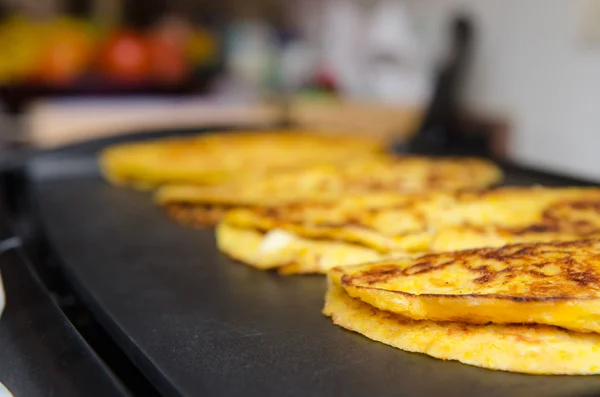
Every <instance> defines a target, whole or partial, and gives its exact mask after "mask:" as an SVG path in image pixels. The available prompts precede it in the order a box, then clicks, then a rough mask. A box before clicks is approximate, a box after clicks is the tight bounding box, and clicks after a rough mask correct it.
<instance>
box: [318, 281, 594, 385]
mask: <svg viewBox="0 0 600 397" xmlns="http://www.w3.org/2000/svg"><path fill="white" fill-rule="evenodd" d="M323 313H324V314H325V315H327V316H329V317H331V318H332V320H333V322H334V323H335V324H337V325H339V326H341V327H344V328H346V329H348V330H352V331H355V332H358V333H360V334H362V335H364V336H366V337H367V338H370V339H373V340H376V341H379V342H382V343H385V344H388V345H391V346H394V347H396V348H399V349H402V350H406V351H410V352H417V353H425V354H427V355H429V356H433V357H436V358H439V359H443V360H457V361H460V362H462V363H464V364H470V365H475V366H478V367H483V368H488V369H495V370H503V371H512V372H521V373H527V374H540V375H541V374H544V375H559V374H563V375H564V374H568V375H585V374H597V373H599V372H600V364H599V363H600V335H598V334H595V333H580V332H574V331H568V330H564V329H561V328H558V327H553V326H549V325H521V324H519V325H496V324H489V325H474V324H466V323H460V322H434V321H429V320H412V319H409V318H407V317H404V316H402V315H399V314H395V313H389V312H385V311H382V310H379V309H376V308H374V307H373V306H370V305H369V304H367V303H364V302H361V301H360V300H358V299H353V298H351V297H350V296H349V295H348V294H347V293H346V292H345V291H344V290H343V289H342V288H341V287H340V280H339V278H337V277H336V275H335V274H334V275H331V276H330V277H329V288H328V291H327V295H326V298H325V307H324V308H323Z"/></svg>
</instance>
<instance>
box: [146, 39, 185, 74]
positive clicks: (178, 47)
mask: <svg viewBox="0 0 600 397" xmlns="http://www.w3.org/2000/svg"><path fill="white" fill-rule="evenodd" d="M150 56H151V59H152V70H153V72H154V77H155V78H156V79H157V80H158V81H159V82H162V83H167V84H175V83H180V82H182V81H185V79H186V78H187V77H188V76H189V73H190V67H189V63H188V61H187V59H186V56H185V48H184V47H183V45H182V44H180V43H178V42H177V41H174V40H170V38H169V37H165V36H163V35H157V34H155V35H153V36H152V37H151V39H150Z"/></svg>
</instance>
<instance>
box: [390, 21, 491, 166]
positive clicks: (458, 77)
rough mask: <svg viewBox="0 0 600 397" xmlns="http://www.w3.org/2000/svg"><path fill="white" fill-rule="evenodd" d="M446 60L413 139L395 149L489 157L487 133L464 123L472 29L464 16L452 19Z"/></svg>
mask: <svg viewBox="0 0 600 397" xmlns="http://www.w3.org/2000/svg"><path fill="white" fill-rule="evenodd" d="M448 37H449V43H448V49H447V51H446V52H445V53H446V54H447V57H446V59H445V60H444V61H443V63H442V64H441V65H440V67H439V71H438V72H437V74H436V76H435V85H434V91H433V93H432V97H431V100H430V102H429V104H428V106H427V108H426V111H425V113H424V117H423V120H422V122H421V124H420V126H419V128H418V129H417V130H416V131H415V133H414V135H413V136H412V137H411V138H410V139H409V140H408V141H407V142H402V143H400V144H398V145H397V146H396V149H397V151H399V152H401V153H413V154H425V155H480V156H489V155H490V154H491V153H490V148H491V140H492V138H491V133H492V131H486V130H481V129H478V128H477V127H476V126H474V125H473V124H470V123H469V122H468V121H466V120H465V117H464V109H463V108H462V107H461V92H462V88H463V82H464V78H465V75H466V74H467V73H468V68H469V62H470V61H471V57H472V53H473V47H474V41H475V38H476V28H475V26H474V22H473V19H472V18H471V17H470V16H469V15H468V14H460V15H457V16H455V17H454V18H453V20H452V21H451V23H450V26H449V31H448Z"/></svg>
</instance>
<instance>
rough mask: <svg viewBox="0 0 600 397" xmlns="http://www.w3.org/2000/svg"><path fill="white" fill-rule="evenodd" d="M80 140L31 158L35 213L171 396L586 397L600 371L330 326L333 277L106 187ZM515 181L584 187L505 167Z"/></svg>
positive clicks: (77, 285)
mask: <svg viewBox="0 0 600 397" xmlns="http://www.w3.org/2000/svg"><path fill="white" fill-rule="evenodd" d="M97 149H98V145H84V146H81V147H74V148H70V149H68V150H63V151H58V152H55V153H50V154H43V155H38V156H36V157H34V158H33V159H32V160H31V161H30V162H29V175H30V188H31V193H32V197H33V198H34V200H35V207H36V211H37V216H38V219H39V221H40V223H41V227H42V230H43V232H44V233H45V235H46V238H47V240H48V242H49V244H50V245H51V247H52V248H53V249H54V251H55V253H56V255H57V256H58V258H59V260H60V262H61V263H62V266H63V270H64V271H65V274H66V276H67V278H68V280H69V281H70V282H71V283H72V285H73V287H74V289H75V290H76V291H77V293H78V294H79V295H80V297H81V298H82V300H83V301H84V302H85V303H86V304H87V305H88V306H89V308H90V309H91V310H92V311H93V312H94V313H95V315H96V316H97V317H98V318H99V320H100V321H101V322H102V324H103V326H104V327H105V328H106V329H107V330H108V331H109V333H110V334H111V335H112V336H113V337H114V338H115V340H116V342H117V343H118V344H119V345H120V346H121V348H122V349H123V350H124V351H125V352H126V353H127V354H128V355H129V357H130V358H131V359H132V360H133V361H134V362H135V363H136V364H137V365H138V366H139V367H140V368H141V369H142V371H143V372H144V374H145V375H146V376H147V377H148V378H149V380H150V381H151V382H152V383H154V384H155V385H156V387H157V388H158V389H159V390H160V391H161V392H162V393H163V394H165V395H168V396H199V395H202V396H205V395H206V396H208V395H218V396H247V395H260V396H279V397H281V396H330V395H344V396H373V395H380V396H388V395H394V396H403V395H406V396H409V395H410V396H437V395H440V396H448V397H450V396H485V397H492V396H506V395H511V396H532V395H536V396H563V395H564V396H567V395H568V396H584V395H585V396H588V395H600V376H591V377H565V376H553V377H551V376H528V375H520V374H511V373H505V372H494V371H489V370H484V369H479V368H475V367H471V366H467V365H463V364H459V363H456V362H444V361H441V360H436V359H433V358H429V357H427V356H425V355H420V354H412V353H406V352H402V351H400V350H397V349H394V348H391V347H388V346H386V345H383V344H380V343H377V342H373V341H370V340H368V339H366V338H364V337H362V336H360V335H358V334H354V333H351V332H348V331H345V330H343V329H341V328H339V327H336V326H334V325H333V324H332V323H331V321H330V320H329V319H327V318H325V317H324V316H323V315H322V314H321V313H320V310H321V307H322V303H323V296H324V292H325V279H324V278H323V277H321V276H298V277H280V276H277V275H276V274H272V273H268V272H260V271H256V270H253V269H251V268H249V267H246V266H244V265H241V264H239V263H235V262H233V261H231V260H229V259H227V258H226V257H224V256H222V255H221V254H220V253H219V252H218V251H217V249H216V247H215V241H214V237H213V232H212V230H194V229H189V228H184V227H181V226H178V225H177V224H175V223H173V222H171V221H170V220H169V219H168V218H167V216H166V214H165V213H163V211H162V210H161V209H160V208H158V207H157V206H155V205H154V204H153V203H152V200H151V197H150V196H149V194H148V193H143V192H137V191H133V190H129V189H119V188H114V187H111V186H109V185H108V184H107V183H105V182H104V181H103V180H102V178H101V177H100V176H99V174H98V170H97V167H96V166H95V151H96V150H97ZM507 172H508V178H507V182H508V183H511V184H521V185H528V184H532V183H541V184H545V185H564V184H573V183H576V182H575V181H572V180H568V179H561V178H557V177H552V176H548V175H545V174H539V173H535V172H529V171H524V170H519V169H516V168H510V169H507Z"/></svg>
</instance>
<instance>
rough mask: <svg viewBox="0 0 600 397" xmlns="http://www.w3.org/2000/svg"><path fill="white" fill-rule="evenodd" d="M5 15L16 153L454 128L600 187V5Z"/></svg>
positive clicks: (1, 97)
mask: <svg viewBox="0 0 600 397" xmlns="http://www.w3.org/2000/svg"><path fill="white" fill-rule="evenodd" d="M0 9H1V15H2V19H1V22H0V106H1V108H0V109H1V111H0V131H1V132H2V137H3V141H4V144H5V146H6V145H23V144H26V145H32V146H34V147H53V146H57V145H63V144H66V143H70V142H77V141H81V140H85V139H91V138H94V137H98V136H106V135H111V134H119V133H124V132H130V131H138V130H141V129H154V130H155V129H161V128H194V127H202V126H214V125H220V126H261V125H265V126H272V125H290V124H291V125H295V126H303V127H307V128H314V129H320V130H323V131H327V132H329V133H342V131H343V132H345V133H352V134H372V135H381V136H389V137H394V138H396V139H398V140H399V141H402V140H406V139H408V138H409V137H410V136H411V134H414V133H415V132H416V131H419V130H423V129H429V130H432V131H434V130H437V129H438V128H439V127H440V126H442V127H441V128H447V129H450V130H452V129H460V130H461V131H466V134H467V135H468V134H471V135H472V136H477V137H479V138H481V139H479V140H476V141H477V142H480V141H481V142H485V145H487V146H489V147H490V150H491V153H492V154H493V155H496V156H503V157H506V158H508V159H510V160H512V161H514V162H517V163H520V164H524V165H528V166H533V167H535V168H543V169H548V170H550V171H558V172H561V173H565V174H572V175H575V176H579V177H583V178H589V179H595V180H598V181H600V155H598V154H597V153H598V148H599V147H600V0H524V1H517V0H295V1H285V0H176V1H172V0H171V1H167V0H145V1H142V0H87V1H83V0H0ZM457 126H460V127H457ZM482 137H483V138H482Z"/></svg>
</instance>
